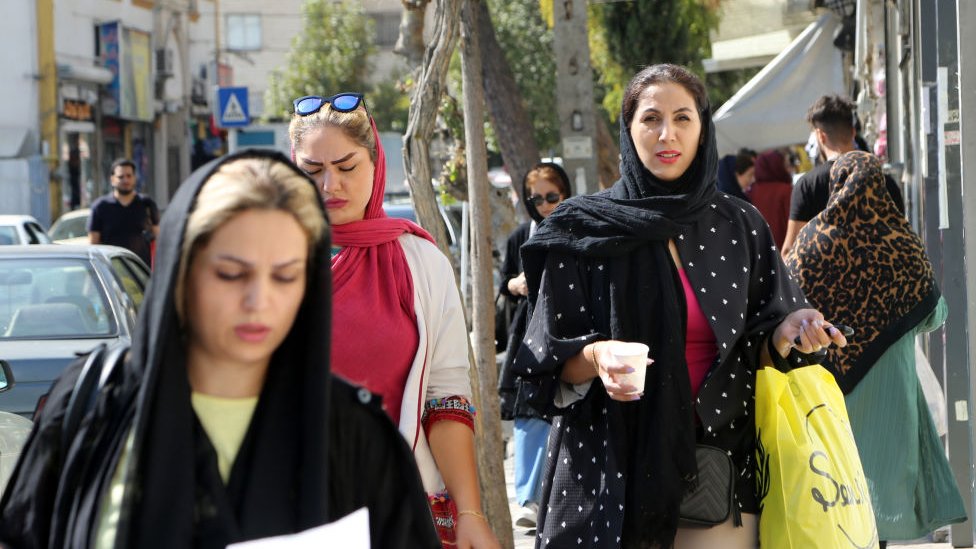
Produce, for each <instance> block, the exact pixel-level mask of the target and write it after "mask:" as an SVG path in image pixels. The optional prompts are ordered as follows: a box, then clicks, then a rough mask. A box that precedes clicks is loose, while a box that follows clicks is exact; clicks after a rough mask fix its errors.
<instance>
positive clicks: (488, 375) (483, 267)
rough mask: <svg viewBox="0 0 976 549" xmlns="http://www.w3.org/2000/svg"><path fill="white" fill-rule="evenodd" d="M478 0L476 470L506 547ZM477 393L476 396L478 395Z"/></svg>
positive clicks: (467, 126) (472, 23)
mask: <svg viewBox="0 0 976 549" xmlns="http://www.w3.org/2000/svg"><path fill="white" fill-rule="evenodd" d="M480 3H482V2H479V1H478V0H465V2H464V12H463V14H462V17H461V79H462V82H463V92H464V136H465V142H466V143H467V147H466V149H465V157H466V159H467V174H468V198H469V203H470V207H471V228H472V229H471V273H472V285H471V286H472V291H471V304H472V314H471V318H472V336H471V338H472V342H471V343H472V350H473V351H474V358H475V360H474V362H475V370H476V375H475V376H472V386H473V387H472V388H473V389H475V391H474V394H475V398H476V402H477V400H480V403H477V404H476V406H478V409H479V410H480V413H479V414H478V416H477V417H478V429H477V430H476V433H477V443H478V447H479V451H478V471H479V473H480V478H481V491H482V496H481V497H482V501H483V502H484V504H485V512H486V515H487V517H488V523H489V524H491V525H492V526H493V527H494V530H495V535H497V536H498V537H499V541H500V542H501V543H502V544H503V545H504V546H505V547H512V545H513V543H514V542H513V539H512V522H511V521H512V517H511V514H510V513H509V510H508V495H507V494H506V491H505V483H503V482H499V480H501V479H504V478H505V470H504V467H503V459H504V445H503V443H502V432H501V419H500V413H499V410H498V395H497V393H496V392H495V391H496V387H497V386H498V375H497V371H496V366H495V342H494V337H493V336H494V331H495V300H494V293H495V292H494V284H493V280H492V250H493V247H492V238H491V205H490V200H491V199H490V194H491V191H490V186H491V185H490V184H489V183H488V159H487V155H486V148H485V133H484V123H483V122H482V121H483V120H484V117H485V113H484V110H483V109H484V101H485V95H484V89H483V87H482V70H481V52H480V51H479V47H478V25H477V19H476V18H477V13H478V10H479V8H480V7H482V6H479V5H478V4H480ZM479 397H480V399H479Z"/></svg>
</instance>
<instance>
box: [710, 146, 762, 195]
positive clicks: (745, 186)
mask: <svg viewBox="0 0 976 549" xmlns="http://www.w3.org/2000/svg"><path fill="white" fill-rule="evenodd" d="M755 163H756V151H753V150H751V149H745V148H743V149H739V152H738V153H736V154H727V155H725V156H723V157H722V159H721V160H719V161H718V180H716V183H715V185H716V187H718V190H719V191H721V192H723V193H725V194H730V195H732V196H734V197H736V198H741V199H742V200H745V201H746V202H751V200H749V196H748V195H747V194H746V193H747V192H749V187H751V186H752V184H753V183H754V182H755V181H756V169H755Z"/></svg>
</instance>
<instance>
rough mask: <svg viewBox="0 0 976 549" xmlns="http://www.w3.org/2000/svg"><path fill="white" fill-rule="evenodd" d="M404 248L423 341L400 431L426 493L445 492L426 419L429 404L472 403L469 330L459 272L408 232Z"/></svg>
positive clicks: (409, 381)
mask: <svg viewBox="0 0 976 549" xmlns="http://www.w3.org/2000/svg"><path fill="white" fill-rule="evenodd" d="M398 240H399V242H400V245H401V246H402V247H403V253H404V255H405V256H406V259H407V264H408V266H409V267H410V276H411V277H413V295H414V300H413V301H414V308H415V310H416V312H417V331H418V332H419V335H420V341H419V344H418V346H417V354H416V356H415V357H414V360H413V365H411V367H410V374H409V375H408V376H407V383H406V387H405V388H404V391H403V404H402V405H401V407H400V425H399V427H400V433H401V434H402V435H403V436H404V438H406V439H407V443H408V444H410V447H411V448H412V449H413V454H414V457H415V458H416V460H417V467H418V468H419V469H420V477H421V479H422V480H423V483H424V489H425V490H426V491H427V493H429V494H433V493H436V492H441V491H443V490H444V481H443V479H441V475H440V473H439V472H438V470H437V465H436V464H435V463H434V456H433V455H432V454H431V452H430V445H429V444H428V443H427V437H426V435H425V434H424V429H423V426H422V425H421V424H420V419H421V417H422V416H423V413H424V406H425V404H426V402H427V401H428V400H431V399H437V398H444V397H449V396H454V395H459V396H463V397H465V398H467V399H468V400H469V401H470V400H471V378H470V374H469V372H470V363H469V361H468V340H467V337H468V335H467V326H466V324H465V321H464V311H463V310H462V306H461V296H460V295H459V294H458V289H457V283H456V282H455V278H454V269H452V268H451V263H450V262H449V261H448V260H447V258H446V257H444V254H442V253H441V251H440V250H439V249H438V248H437V246H435V245H434V244H432V243H431V242H429V241H427V240H425V239H423V238H420V237H417V236H414V235H412V234H404V235H402V236H400V238H399V239H398Z"/></svg>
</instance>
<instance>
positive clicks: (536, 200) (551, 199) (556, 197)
mask: <svg viewBox="0 0 976 549" xmlns="http://www.w3.org/2000/svg"><path fill="white" fill-rule="evenodd" d="M562 199H563V195H561V194H559V193H546V196H545V197H543V196H542V195H541V194H534V195H532V196H530V197H529V198H528V201H529V202H531V203H532V204H534V205H536V206H541V205H542V201H543V200H545V201H546V202H548V203H550V204H558V203H559V201H560V200H562Z"/></svg>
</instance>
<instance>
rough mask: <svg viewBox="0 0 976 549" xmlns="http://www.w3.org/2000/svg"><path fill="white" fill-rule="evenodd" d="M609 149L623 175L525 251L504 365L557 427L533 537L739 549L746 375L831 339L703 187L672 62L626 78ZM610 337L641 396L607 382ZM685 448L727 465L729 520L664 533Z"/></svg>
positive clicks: (687, 94)
mask: <svg viewBox="0 0 976 549" xmlns="http://www.w3.org/2000/svg"><path fill="white" fill-rule="evenodd" d="M620 144H621V147H620V148H621V170H620V171H621V179H620V180H619V181H618V182H617V183H616V184H614V186H613V187H612V188H610V189H608V190H606V191H602V192H600V193H597V194H595V195H590V196H580V197H575V198H571V199H569V200H567V201H566V202H564V203H563V204H562V205H561V206H560V208H559V209H558V210H557V211H556V212H554V213H553V214H552V215H551V216H550V217H549V218H548V219H547V220H546V221H545V222H543V223H542V224H541V225H540V226H539V230H538V231H537V232H536V234H535V235H534V236H533V238H532V239H530V240H529V242H527V243H526V244H525V246H524V247H523V248H522V259H523V264H524V267H525V272H526V277H527V279H528V287H529V300H530V303H531V304H532V307H533V311H532V317H531V321H530V324H529V328H528V331H527V333H526V336H525V339H524V340H523V344H522V347H521V348H520V350H519V352H518V355H517V357H516V359H515V363H514V366H513V368H514V369H515V371H516V372H517V373H518V374H519V375H520V376H522V383H523V386H522V388H521V390H522V391H525V392H526V395H527V399H528V400H529V402H530V403H531V404H532V405H533V406H536V407H537V408H538V409H539V410H540V411H542V412H543V413H544V414H546V415H550V416H555V417H554V420H553V427H552V433H551V435H550V438H549V452H548V455H549V458H548V460H549V461H548V466H547V468H546V471H547V477H546V478H544V481H543V502H542V505H541V511H540V517H539V519H540V524H539V530H538V531H539V540H540V543H541V544H542V546H545V543H546V542H547V541H548V542H549V544H550V546H558V547H563V546H573V547H626V548H629V547H671V546H674V547H678V548H681V547H693V546H695V545H699V546H707V547H716V548H736V549H738V548H746V547H749V548H753V547H755V546H756V544H757V530H756V514H757V513H758V504H757V501H756V494H755V479H754V475H753V469H754V468H755V464H754V463H753V455H754V451H755V448H754V444H755V443H754V441H755V427H754V422H753V419H752V416H751V414H752V408H753V406H752V397H753V394H754V386H753V382H754V379H755V373H756V370H757V368H759V367H761V366H764V365H767V364H773V363H774V362H776V363H778V364H779V365H780V367H781V368H784V369H785V368H788V367H789V366H788V363H787V361H793V360H798V359H801V358H802V357H800V356H799V354H798V353H795V352H794V351H802V352H805V353H809V352H813V351H816V350H819V349H820V348H822V347H826V346H828V345H830V344H831V343H836V344H838V345H843V344H845V343H846V342H845V340H844V337H843V335H842V334H841V333H840V332H839V331H838V330H836V329H834V328H832V327H830V326H829V324H828V323H825V322H824V319H823V317H822V316H821V315H820V313H818V312H817V311H815V310H813V309H809V308H808V305H807V303H806V300H805V299H804V297H803V294H802V292H801V291H800V290H799V288H798V287H797V286H796V284H794V283H793V281H792V280H791V279H790V278H789V277H788V276H787V274H786V271H785V269H784V268H783V265H782V262H781V261H780V259H779V254H778V253H777V251H776V248H775V246H774V244H773V241H772V237H771V236H770V233H769V229H768V227H767V226H766V223H765V222H764V221H763V219H762V217H761V216H760V215H759V213H758V212H757V211H756V210H755V208H753V207H752V206H751V205H749V204H747V203H745V202H743V201H741V200H739V199H737V198H734V197H731V196H728V195H723V194H721V193H718V192H717V191H716V188H715V179H716V171H717V161H718V156H717V152H716V146H715V130H714V127H713V125H712V121H711V112H710V109H709V105H708V99H707V95H706V93H705V88H704V86H703V85H702V83H701V81H700V80H699V79H698V77H696V76H695V75H693V74H692V73H691V72H690V71H688V70H687V69H685V68H683V67H679V66H675V65H653V66H650V67H647V68H646V69H644V70H642V71H641V72H640V73H638V74H637V75H636V76H635V77H634V78H633V79H632V80H631V82H630V84H629V85H628V87H627V90H626V92H625V96H624V101H623V108H622V114H621V121H620ZM617 341H624V342H640V343H644V344H646V345H648V347H649V348H650V352H649V360H648V363H650V362H651V361H652V360H653V364H650V365H649V366H647V373H646V380H645V384H644V387H634V386H632V385H630V384H628V383H626V382H623V381H622V378H621V376H622V375H623V374H626V373H627V372H628V371H630V370H631V368H630V367H628V366H624V365H623V364H621V362H620V361H619V360H618V359H616V358H615V357H614V355H613V352H612V351H613V348H614V344H615V342H617ZM794 347H795V348H796V349H795V350H794ZM791 355H792V356H791ZM696 444H707V445H710V446H714V447H718V448H720V449H722V450H724V452H725V453H726V454H728V455H729V456H730V457H731V459H732V462H733V466H734V471H735V474H734V475H733V479H734V480H730V481H729V482H731V483H732V492H733V498H732V502H731V505H730V507H731V508H730V509H729V518H728V520H726V521H725V522H724V523H721V524H718V525H716V526H714V527H712V528H706V529H686V528H679V506H680V503H681V501H682V497H683V495H684V494H685V492H686V491H687V490H688V489H689V488H691V487H692V486H694V485H695V484H696V483H697V474H698V469H697V464H696Z"/></svg>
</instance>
